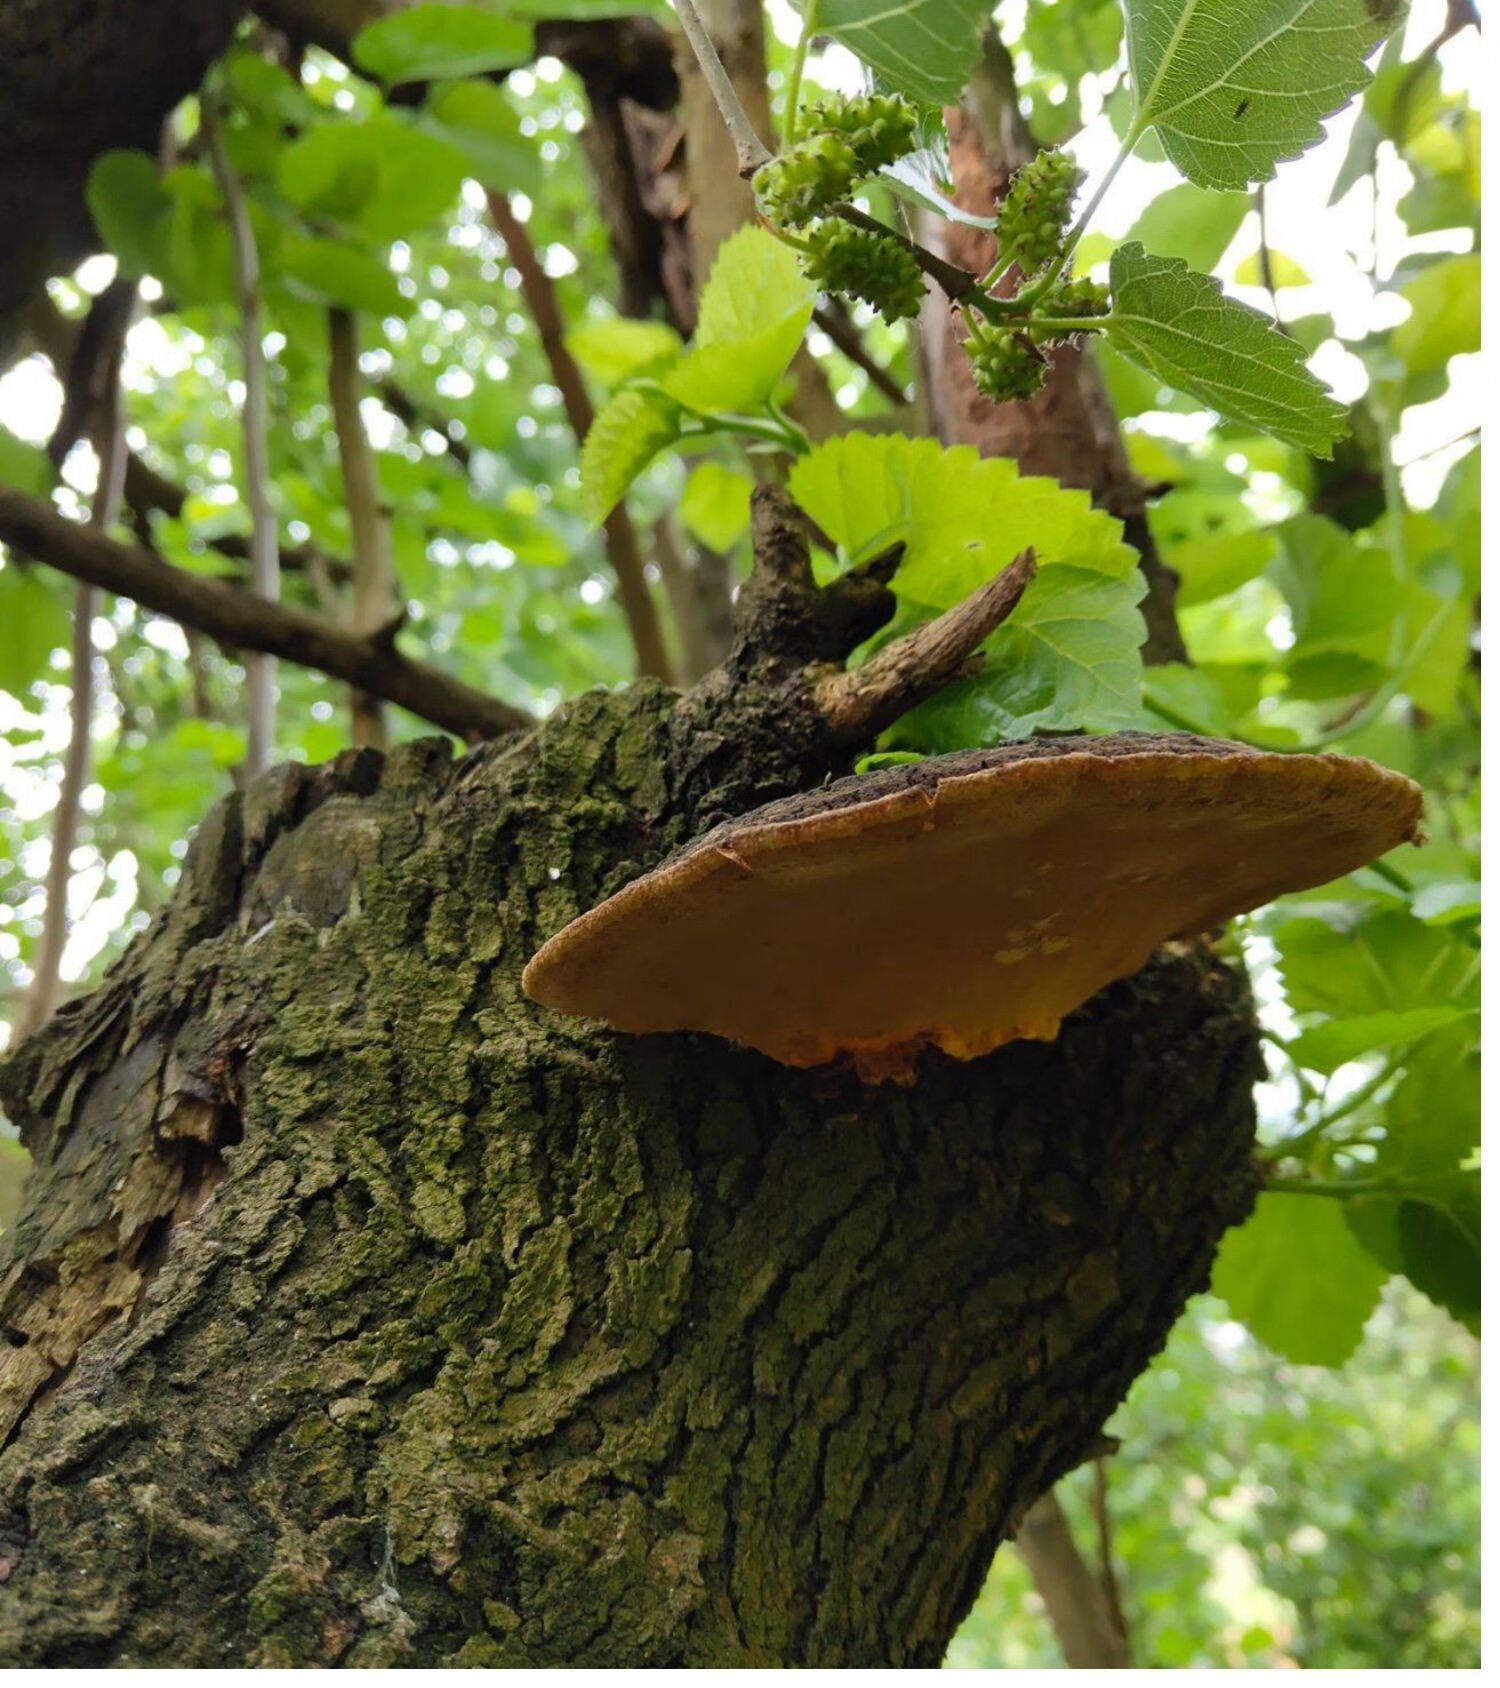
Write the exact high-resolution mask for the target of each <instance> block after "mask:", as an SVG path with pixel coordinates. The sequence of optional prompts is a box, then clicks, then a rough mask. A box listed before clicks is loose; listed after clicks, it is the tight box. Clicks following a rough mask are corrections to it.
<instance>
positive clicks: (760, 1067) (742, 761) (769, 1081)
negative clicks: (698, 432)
mask: <svg viewBox="0 0 1500 1688" xmlns="http://www.w3.org/2000/svg"><path fill="white" fill-rule="evenodd" d="M775 538H776V536H775V534H774V533H773V534H772V535H771V536H770V539H771V542H770V543H767V544H766V545H764V546H763V554H762V559H761V563H762V566H761V569H760V572H759V573H758V574H757V576H756V577H755V579H754V580H752V582H751V585H750V587H749V588H747V591H746V592H745V594H744V595H743V609H744V613H745V615H746V616H747V617H751V618H753V620H752V621H751V622H750V625H749V627H748V630H742V634H741V637H740V640H739V642H738V644H737V646H736V649H735V652H734V653H733V655H732V656H731V659H730V662H729V663H728V665H727V666H726V667H725V668H724V669H722V670H719V671H717V672H716V673H714V674H713V675H711V676H710V677H709V678H708V679H707V680H706V681H705V682H704V683H703V684H702V685H700V686H699V687H698V688H697V689H696V690H695V691H693V692H691V693H689V694H686V695H685V696H680V695H678V694H676V693H673V692H671V691H669V690H667V689H666V688H664V687H662V686H660V685H659V684H656V683H654V682H649V681H642V682H640V683H638V684H637V685H636V686H634V687H632V688H631V689H629V690H627V691H622V692H615V693H606V692H595V693H590V694H588V695H586V696H584V697H582V698H580V699H578V700H576V701H575V702H574V703H572V704H570V705H568V706H566V707H565V708H564V709H562V710H560V711H559V712H558V714H557V715H556V716H554V717H553V718H552V719H551V720H549V721H548V722H547V723H546V724H545V725H543V726H541V727H540V728H538V729H537V730H536V731H535V733H534V734H532V735H531V736H529V737H527V738H524V739H513V740H511V741H508V742H506V743H503V744H497V745H491V746H486V747H483V748H481V749H479V750H476V751H474V752H473V753H471V754H470V755H469V756H467V757H465V758H464V759H463V760H461V761H458V762H453V761H451V760H450V759H449V751H448V748H447V746H446V744H445V743H443V742H441V741H420V742H418V743H415V744H411V745H407V746H403V747H402V748H400V749H399V750H397V751H395V752H393V753H391V754H390V755H389V756H382V755H381V754H380V753H379V752H377V751H374V750H368V749H367V750H361V751H353V752H350V753H348V754H346V755H345V756H344V757H342V758H341V759H339V760H338V761H337V762H335V763H332V764H330V765H328V766H326V767H324V768H320V769H307V768H301V767H283V768H278V769H275V770H273V771H272V772H271V773H269V774H268V775H266V776H265V777H264V778H262V779H261V780H259V781H257V782H255V783H254V784H253V785H251V786H250V787H249V788H248V789H247V790H246V791H245V792H244V793H243V794H236V795H234V796H232V797H230V798H228V799H226V800H225V802H223V803H222V804H221V805H220V806H219V807H218V808H217V809H215V810H214V811H213V812H212V813H211V814H210V816H209V817H208V818H207V819H206V821H205V822H204V824H203V826H202V827H201V829H200V830H199V833H198V835H197V837H196V839H195V840H194V843H193V846H192V849H191V851H190V854H189V857H188V860H187V862H186V864H185V868H184V875H183V881H182V884H181V886H180V888H179V892H178V895H177V898H176V900H175V902H174V903H173V905H172V906H171V908H170V909H169V910H168V911H167V912H166V914H165V915H164V916H163V917H162V919H161V920H160V921H159V922H158V923H157V925H156V926H155V927H154V928H153V929H152V930H151V931H150V932H149V933H148V934H147V935H145V936H144V937H143V938H142V939H141V940H139V941H138V942H137V943H136V944H135V946H134V947H133V948H132V949H131V951H130V952H129V953H128V954H127V956H126V957H125V958H124V960H123V961H122V962H121V963H120V964H119V965H118V966H117V967H116V968H115V969H114V970H113V972H112V973H111V975H110V976H109V977H108V979H107V980H106V982H105V984H104V986H103V987H102V988H101V989H100V990H99V991H98V992H97V993H95V994H94V995H93V996H92V997H89V998H87V999H84V1000H83V1001H81V1002H78V1003H76V1004H70V1005H69V1006H68V1007H67V1008H65V1009H64V1010H63V1011H62V1012H61V1013H60V1014H59V1015H58V1016H57V1017H56V1018H55V1019H54V1020H53V1022H52V1023H51V1024H50V1025H49V1026H48V1027H47V1028H46V1029H45V1030H44V1031H43V1032H42V1033H41V1034H40V1035H39V1036H37V1037H36V1038H33V1039H32V1040H30V1041H29V1042H28V1043H26V1044H25V1045H24V1046H22V1048H21V1049H20V1050H19V1051H18V1052H17V1054H16V1055H15V1056H14V1057H13V1058H12V1059H11V1060H10V1061H9V1063H8V1064H7V1065H6V1066H5V1067H4V1068H0V1094H3V1097H4V1100H5V1104H6V1106H7V1108H8V1109H9V1110H10V1111H11V1113H12V1115H13V1117H14V1118H15V1119H16V1120H17V1121H18V1122H19V1124H20V1126H21V1128H22V1131H23V1133H24V1135H25V1139H26V1141H27V1143H28V1145H29V1147H30V1148H31V1151H32V1153H33V1155H34V1156H35V1167H36V1170H35V1172H34V1174H33V1177H32V1180H31V1188H30V1192H29V1201H28V1206H27V1210H26V1212H25V1213H24V1214H23V1215H22V1217H21V1218H20V1220H19V1221H18V1223H17V1224H16V1226H15V1227H14V1229H13V1230H12V1231H11V1232H9V1233H8V1234H7V1236H6V1238H5V1242H4V1245H3V1247H4V1252H3V1256H0V1319H3V1324H4V1328H5V1331H6V1334H7V1336H8V1339H9V1346H8V1347H7V1348H5V1349H4V1351H3V1359H0V1400H3V1402H4V1405H5V1408H6V1412H5V1422H6V1423H7V1424H8V1425H9V1426H10V1428H9V1430H8V1432H7V1434H8V1436H9V1444H8V1446H7V1447H6V1448H5V1451H4V1453H3V1454H0V1659H3V1660H4V1661H5V1662H7V1663H12V1664H20V1663H29V1664H48V1665H63V1664H75V1665H81V1664H101V1663H119V1664H135V1665H147V1664H168V1663H170V1664H174V1665H178V1666H186V1665H200V1666H208V1665H227V1664H232V1663H252V1664H258V1665H286V1664H319V1663H333V1662H337V1663H339V1664H343V1665H365V1664H378V1663H396V1664H413V1665H415V1664H436V1663H452V1664H466V1665H556V1664H565V1663H566V1664H592V1665H631V1664H639V1665H647V1664H649V1665H673V1664H677V1665H695V1664H716V1665H750V1664H809V1665H811V1664H827V1665H895V1664H909V1665H919V1664H929V1665H930V1664H935V1663H937V1662H938V1660H939V1659H940V1658H941V1656H942V1653H943V1650H944V1647H945V1645H946V1643H947V1640H948V1638H949V1636H950V1635H951V1633H952V1631H953V1629H954V1627H955V1626H956V1625H957V1623H958V1622H959V1620H960V1619H961V1617H962V1615H963V1613H964V1611H965V1609H966V1607H967V1606H968V1604H969V1602H970V1601H971V1599H972V1598H973V1595H974V1593H975V1592H976V1590H977V1588H978V1586H979V1584H980V1582H981V1581H982V1579H983V1576H984V1573H985V1570H986V1567H987V1565H988V1562H989V1558H990V1555H991V1554H992V1552H993V1550H994V1547H995V1545H996V1543H997V1542H998V1540H999V1539H1000V1538H1001V1537H1002V1536H1004V1535H1005V1534H1006V1533H1007V1532H1009V1531H1011V1530H1012V1529H1014V1527H1015V1526H1016V1524H1017V1522H1018V1521H1019V1519H1020V1518H1021V1516H1022V1515H1023V1514H1024V1513H1025V1511H1026V1509H1027V1508H1028V1506H1029V1505H1030V1504H1031V1503H1032V1502H1033V1501H1034V1500H1035V1499H1036V1498H1037V1496H1038V1495H1039V1494H1041V1493H1042V1492H1043V1491H1044V1490H1045V1489H1046V1488H1047V1486H1048V1485H1049V1484H1050V1483H1051V1482H1052V1481H1054V1480H1055V1479H1056V1478H1057V1477H1058V1476H1059V1475H1060V1474H1061V1473H1062V1472H1064V1471H1065V1470H1067V1469H1068V1468H1069V1467H1070V1466H1072V1465H1074V1464H1075V1463H1077V1462H1078V1461H1079V1460H1080V1459H1081V1458H1083V1457H1085V1456H1086V1455H1087V1453H1088V1451H1089V1450H1090V1449H1091V1447H1092V1446H1093V1445H1094V1444H1095V1440H1096V1438H1097V1436H1098V1433H1099V1430H1100V1427H1101V1425H1102V1424H1103V1422H1104V1420H1105V1418H1106V1417H1107V1416H1108V1414H1109V1413H1110V1411H1111V1410H1112V1409H1113V1407H1114V1406H1115V1405H1116V1404H1117V1402H1118V1401H1119V1400H1120V1398H1121V1396H1122V1395H1123V1393H1124V1391H1125V1390H1126V1388H1127V1387H1128V1385H1129V1383H1130V1382H1131V1380H1132V1379H1133V1378H1134V1377H1135V1376H1136V1375H1137V1374H1138V1372H1139V1371H1140V1370H1141V1368H1142V1367H1143V1366H1144V1365H1145V1363H1146V1362H1147V1360H1148V1359H1149V1357H1150V1355H1151V1354H1152V1353H1153V1352H1154V1351H1155V1350H1156V1349H1157V1348H1158V1347H1159V1345H1160V1344H1161V1342H1162V1340H1163V1339H1164V1337H1165V1334H1166V1332H1167V1330H1168V1329H1169V1327H1170V1325H1171V1324H1172V1322H1173V1320H1174V1319H1175V1318H1176V1316H1177V1314H1178V1312H1179V1311H1180V1309H1181V1307H1182V1304H1183V1302H1184V1300H1185V1299H1186V1297H1187V1296H1188V1295H1189V1294H1191V1293H1192V1292H1193V1291H1195V1290H1197V1289H1199V1288H1201V1287H1202V1286H1203V1285H1204V1283H1205V1282H1206V1278H1207V1274H1208V1268H1209V1263H1210V1260H1211V1257H1212V1253H1213V1249H1214V1246H1215V1243H1216V1241H1217V1239H1218V1237H1219V1235H1220V1234H1221V1232H1222V1231H1223V1229H1224V1228H1225V1227H1226V1226H1227V1225H1228V1224H1230V1223H1233V1222H1234V1221H1235V1220H1237V1219H1238V1218H1240V1217H1241V1216H1243V1214H1244V1213H1245V1212H1246V1210H1247V1208H1248V1206H1249V1203H1250V1200H1251V1198H1252V1194H1253V1187H1254V1181H1255V1174H1254V1162H1253V1158H1252V1140H1253V1110H1252V1104H1251V1085H1252V1082H1253V1080H1254V1078H1255V1076H1256V1072H1257V1070H1258V1057H1257V1052H1256V1050H1257V1045H1256V1038H1255V1031H1254V1026H1253V1021H1252V1020H1251V1018H1250V1015H1249V1012H1248V1008H1247V997H1246V992H1245V987H1244V984H1243V981H1242V979H1241V978H1240V977H1239V976H1238V975H1237V974H1236V973H1235V972H1234V971H1232V970H1231V969H1230V968H1228V967H1226V966H1225V965H1224V964H1223V963H1221V962H1220V961H1218V960H1217V959H1216V958H1214V957H1213V955H1212V954H1211V953H1210V952H1209V951H1208V950H1206V949H1204V948H1201V947H1197V946H1179V947H1177V948H1175V949H1173V950H1172V951H1171V952H1170V953H1163V954H1162V955H1161V956H1160V957H1159V958H1158V959H1157V960H1156V961H1155V962H1154V963H1153V964H1152V965H1151V966H1150V967H1148V968H1147V969H1146V970H1145V971H1144V972H1143V973H1142V974H1140V975H1139V976H1138V977H1137V978H1135V979H1133V980H1130V981H1127V982H1125V983H1123V984H1121V985H1118V986H1115V987H1114V988H1112V989H1111V990H1109V991H1107V992H1105V993H1103V994H1102V995H1101V996H1100V997H1098V998H1096V999H1095V1000H1094V1001H1093V1002H1092V1003H1090V1004H1088V1005H1087V1006H1086V1007H1085V1008H1084V1009H1082V1010H1081V1011H1080V1012H1079V1013H1078V1014H1076V1015H1075V1016H1073V1017H1072V1018H1071V1019H1070V1020H1069V1022H1068V1023H1067V1025H1066V1026H1065V1028H1064V1031H1063V1033H1062V1035H1061V1037H1060V1038H1059V1039H1058V1040H1057V1041H1056V1042H1055V1043H1052V1044H1042V1043H1020V1044H1015V1045H1012V1046H1010V1047H1008V1048H1006V1049H1002V1050H1000V1051H998V1052H997V1053H996V1054H994V1055H993V1056H990V1057H987V1058H985V1059H983V1060H980V1061H974V1062H969V1063H962V1062H956V1061H953V1060H950V1059H947V1058H945V1057H941V1056H930V1057H928V1058H926V1059H924V1061H923V1062H922V1065H921V1068H920V1073H919V1077H918V1080H917V1082H916V1083H915V1084H914V1085H913V1086H912V1087H910V1088H902V1087H899V1086H892V1085H885V1086H877V1087H866V1086H862V1085H861V1084H859V1083H858V1082H857V1081H856V1080H855V1079H854V1078H852V1077H851V1076H849V1075H848V1074H844V1073H840V1072H837V1071H827V1070H825V1071H819V1072H813V1073H807V1072H797V1071H793V1070H790V1069H786V1068H782V1067H778V1066H776V1065H775V1064H774V1063H772V1062H770V1061H769V1060H767V1059H766V1058H764V1057H762V1056H759V1055H757V1054H755V1053H753V1052H750V1051H746V1050H741V1049H736V1048H734V1047H732V1046H730V1045H727V1044H725V1043H723V1042H720V1041H718V1040H715V1039H713V1038H709V1037H704V1036H694V1035H688V1034H682V1035H673V1036H662V1037H639V1038H631V1037H621V1036H614V1035H610V1034H607V1033H605V1032H602V1031H601V1030H600V1029H599V1028H598V1027H597V1025H595V1024H593V1023H590V1022H579V1021H570V1020H564V1019H561V1018H559V1017H557V1016H554V1015H551V1014H548V1013H547V1012H545V1011H543V1010H541V1009H539V1008H537V1007H536V1006H535V1005H533V1004H531V1003H530V1002H528V1001H527V1000H526V999H525V998H524V997H523V996H522V995H521V993H520V990H519V982H518V981H519V972H520V968H521V966H522V964H523V963H524V961H525V960H526V959H527V957H528V956H529V955H530V954H531V953H532V952H533V950H534V949H535V948H536V946H537V944H538V943H539V942H540V941H541V940H542V939H544V938H545V937H546V936H548V935H549V934H550V933H551V932H553V931H555V930H556V929H557V928H558V927H559V926H560V925H561V924H562V923H563V922H565V921H566V920H568V919H570V918H571V917H572V916H573V915H574V914H576V913H577V912H578V911H580V910H581V909H583V908H585V907H587V906H590V905H591V904H593V903H594V902H596V901H597V900H599V899H600V898H601V897H603V896H604V895H606V894H608V893H609V892H611V891H613V890H614V889H616V888H617V887H618V886H619V885H621V884H622V883H624V882H625V881H626V880H627V879H629V878H630V877H631V876H633V875H634V874H636V873H638V872H640V871H641V870H642V869H644V868H646V867H648V866H649V865H651V864H652V863H654V862H655V861H657V860H659V859H660V858H661V857H662V856H663V855H664V854H665V853H666V852H668V851H669V850H671V849H672V848H674V847H676V846H678V845H680V844H682V843H683V842H684V841H685V840H686V839H687V838H689V837H690V836H693V835H695V834H697V833H698V832H701V831H702V830H703V829H705V828H706V827H708V826H710V825H712V824H714V823H716V822H717V821H719V820H722V819H724V818H725V817H727V816H729V815H732V814H735V813H740V812H743V811H744V810H745V809H747V808H749V807H751V806H753V805H755V804H757V803H759V802H762V801H765V800H767V799H770V798H773V797H777V796H780V795H783V794H787V793H790V792H794V791H797V790H805V789H809V788H811V787H813V786H816V785H817V784H818V783H819V781H820V780H821V779H823V778H824V777H826V776H827V775H828V774H829V773H832V772H835V771H841V769H842V763H841V761H840V755H839V752H838V750H837V749H836V747H835V746H834V745H833V743H832V742H831V740H830V737H829V735H828V734H827V732H826V730H825V728H824V725H823V723H822V721H821V718H820V717H819V716H818V714H817V713H816V711H815V709H814V707H813V705H812V702H811V699H812V695H813V693H812V685H811V682H810V680H809V676H810V675H812V676H816V675H817V674H819V673H821V672H824V671H825V670H824V668H823V667H822V666H821V665H825V664H827V663H828V662H830V661H834V660H836V659H837V658H838V657H839V656H841V655H842V654H843V652H844V651H845V650H847V649H848V648H849V647H850V646H851V645H852V644H853V643H855V642H856V641H857V640H859V639H861V638H863V637H865V636H866V635H867V633H868V631H869V624H870V621H871V619H872V613H874V611H873V606H872V603H871V602H863V601H855V600H854V599H851V598H849V597H848V596H847V594H844V593H842V592H841V591H840V590H839V589H837V588H835V589H833V590H832V591H830V592H827V593H821V594H819V593H816V592H815V591H814V589H813V588H812V587H811V584H810V580H809V578H808V576H807V574H806V567H805V552H804V553H803V559H802V561H801V562H800V563H799V561H798V557H797V555H796V554H795V547H794V546H793V547H784V548H783V550H782V551H781V552H780V553H777V552H776V549H775V544H774V541H775ZM725 964H726V965H733V958H732V957H726V958H725Z"/></svg>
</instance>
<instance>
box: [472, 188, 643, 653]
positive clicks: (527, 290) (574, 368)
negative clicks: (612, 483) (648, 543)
mask: <svg viewBox="0 0 1500 1688" xmlns="http://www.w3.org/2000/svg"><path fill="white" fill-rule="evenodd" d="M488 198H489V205H490V217H491V219H492V220H493V222H494V224H495V228H496V229H497V230H498V231H499V234H500V238H501V239H502V240H503V241H504V242H505V250H506V252H507V253H508V254H509V257H510V261H511V263H512V264H513V265H514V266H515V268H516V273H517V274H518V275H519V276H520V278H521V296H522V298H524V299H525V301H526V307H527V309H528V310H529V311H530V312H531V317H532V321H533V322H535V323H536V328H537V334H538V337H539V338H540V339H541V342H542V351H543V352H544V353H545V354H546V358H547V364H548V367H549V368H550V369H551V371H552V380H553V383H554V385H555V386H556V387H557V390H558V391H559V392H560V393H561V394H562V401H563V409H564V410H565V411H566V412H567V416H568V425H569V427H571V428H572V430H573V432H574V434H576V435H577V437H578V443H579V445H582V444H583V442H584V440H585V439H586V438H587V436H588V431H589V429H590V428H592V427H593V425H594V406H593V402H592V400H591V399H590V398H589V393H588V388H587V387H586V386H585V385H584V382H583V372H582V370H580V369H579V367H578V364H577V361H576V360H575V358H574V356H573V354H572V353H571V352H570V351H569V350H568V347H567V341H566V339H565V337H564V334H565V331H564V324H563V314H562V307H561V306H560V305H559V304H558V300H557V289H556V288H555V287H554V286H553V285H552V278H551V276H549V275H548V274H547V272H546V270H544V269H543V268H542V262H541V259H540V258H538V257H537V252H536V247H535V246H534V245H533V244H532V241H531V236H530V234H529V233H528V232H527V230H526V225H525V224H524V223H523V222H522V221H521V220H520V218H519V217H517V216H516V214H515V212H514V211H512V210H511V207H510V201H509V200H508V199H507V198H506V197H505V195H504V194H503V193H493V192H492V193H490V194H489V195H488ZM604 545H605V550H606V551H607V552H608V554H609V560H610V564H611V566H612V567H613V569H614V571H615V581H616V583H617V585H618V587H619V592H620V607H621V608H622V609H623V610H624V612H625V620H626V623H627V625H628V626H629V628H630V638H631V642H632V644H634V646H635V661H636V669H637V671H638V672H639V673H641V674H649V675H654V676H655V677H656V678H657V679H659V680H670V679H671V678H672V671H671V664H670V662H669V661H668V658H667V647H666V645H665V643H664V642H663V640H662V634H661V622H660V621H659V619H658V618H657V614H656V604H655V602H654V601H653V599H652V597H651V589H650V587H649V586H648V585H647V584H646V566H645V564H644V562H643V561H642V560H641V549H640V544H639V541H638V540H637V539H636V533H635V527H634V524H633V523H632V522H631V520H630V513H629V512H628V511H627V510H626V508H625V506H624V504H617V505H615V507H614V509H613V510H611V511H610V513H609V514H608V515H607V516H606V517H605V518H604Z"/></svg>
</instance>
